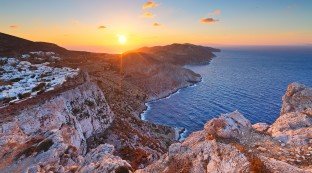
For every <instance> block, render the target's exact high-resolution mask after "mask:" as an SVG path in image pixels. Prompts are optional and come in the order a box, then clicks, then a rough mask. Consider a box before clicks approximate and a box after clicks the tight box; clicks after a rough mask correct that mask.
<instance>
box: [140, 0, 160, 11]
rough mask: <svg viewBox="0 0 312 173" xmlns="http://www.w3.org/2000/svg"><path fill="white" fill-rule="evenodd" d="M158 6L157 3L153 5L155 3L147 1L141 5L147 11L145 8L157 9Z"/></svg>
mask: <svg viewBox="0 0 312 173" xmlns="http://www.w3.org/2000/svg"><path fill="white" fill-rule="evenodd" d="M157 6H158V4H157V3H155V2H153V1H147V2H145V3H144V4H143V7H142V8H143V9H147V8H155V7H157Z"/></svg>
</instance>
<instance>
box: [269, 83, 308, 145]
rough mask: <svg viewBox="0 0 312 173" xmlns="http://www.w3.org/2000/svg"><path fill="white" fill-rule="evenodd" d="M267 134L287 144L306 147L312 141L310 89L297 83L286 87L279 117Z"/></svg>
mask: <svg viewBox="0 0 312 173" xmlns="http://www.w3.org/2000/svg"><path fill="white" fill-rule="evenodd" d="M268 132H269V133H270V134H271V135H272V136H273V137H275V138H276V139H278V140H280V141H282V142H284V143H289V144H295V145H307V144H309V143H310V140H311V139H312V89H311V88H307V87H305V86H304V85H301V84H298V83H292V84H290V85H289V86H288V88H287V91H286V94H285V95H284V96H283V105H282V109H281V115H280V116H279V118H278V119H277V120H276V121H275V122H274V123H273V124H272V125H271V127H270V128H269V129H268Z"/></svg>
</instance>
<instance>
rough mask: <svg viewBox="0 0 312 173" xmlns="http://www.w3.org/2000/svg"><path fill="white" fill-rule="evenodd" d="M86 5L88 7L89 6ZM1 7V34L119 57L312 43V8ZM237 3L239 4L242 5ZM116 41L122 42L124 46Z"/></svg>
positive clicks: (74, 2)
mask: <svg viewBox="0 0 312 173" xmlns="http://www.w3.org/2000/svg"><path fill="white" fill-rule="evenodd" d="M88 2H89V1H88ZM88 2H86V1H83V0H68V1H61V0H55V1H53V2H51V1H39V0H29V1H27V2H26V1H25V2H24V1H17V0H11V1H5V2H3V3H2V5H1V6H0V16H1V18H0V29H1V32H4V33H8V34H12V35H16V36H20V37H23V38H27V39H30V40H35V41H46V42H53V43H56V44H59V45H61V46H64V47H66V48H69V49H75V50H88V51H95V52H109V53H121V52H124V51H127V50H130V49H135V48H138V47H142V46H152V45H165V44H171V43H175V42H177V43H186V42H188V43H193V44H203V45H298V44H311V43H312V22H311V20H310V19H309V17H307V16H312V15H311V13H312V12H311V10H310V9H311V8H309V7H311V5H312V3H311V1H305V2H304V1H297V2H296V4H294V3H293V1H289V0H286V1H274V2H272V1H267V0H264V1H261V2H258V1H254V2H253V3H250V1H243V0H238V1H237V2H235V3H234V2H232V1H231V2H229V1H224V0H218V1H213V0H211V1H204V0H194V1H188V0H180V1H170V2H167V1H164V0H163V1H161V0H159V1H142V0H133V1H131V2H128V1H123V0H116V1H108V0H94V1H92V2H93V3H90V2H89V3H88ZM239 4H244V6H241V5H239ZM118 35H124V36H125V37H127V43H126V44H123V45H122V44H120V43H119V42H118Z"/></svg>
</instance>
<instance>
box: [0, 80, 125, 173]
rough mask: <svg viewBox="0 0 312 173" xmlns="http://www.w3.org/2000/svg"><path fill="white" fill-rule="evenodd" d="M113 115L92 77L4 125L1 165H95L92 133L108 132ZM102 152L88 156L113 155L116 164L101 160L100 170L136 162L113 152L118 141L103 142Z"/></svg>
mask: <svg viewBox="0 0 312 173" xmlns="http://www.w3.org/2000/svg"><path fill="white" fill-rule="evenodd" d="M113 119H114V114H113V113H112V111H111V109H110V107H109V106H108V104H107V102H106V100H105V97H104V94H103V92H102V91H101V90H100V89H99V88H98V86H97V85H95V84H94V83H91V82H86V83H84V84H82V85H79V86H77V87H76V88H74V89H71V90H68V91H65V92H63V93H60V94H59V95H57V96H55V97H53V98H51V99H49V100H46V101H43V102H41V103H39V104H36V105H33V106H31V107H29V108H27V109H24V110H21V111H20V112H19V113H17V114H16V116H15V117H14V118H13V120H12V121H11V122H4V123H2V124H1V126H0V130H1V131H0V148H1V151H0V155H1V156H0V158H1V163H0V170H1V171H2V172H19V171H21V170H23V171H24V170H29V171H30V170H31V171H33V172H39V171H60V172H63V171H66V170H73V171H74V170H78V169H82V168H81V167H84V166H85V167H86V168H83V169H84V170H85V169H91V170H92V169H93V168H92V166H91V167H90V166H88V165H89V164H91V160H89V159H87V160H86V159H84V156H85V155H86V153H87V152H88V150H89V149H88V146H87V142H86V141H87V138H89V137H90V136H92V135H95V134H97V133H99V132H103V131H105V130H106V129H107V128H108V127H109V126H110V125H111V123H112V121H113ZM106 150H107V151H106ZM97 151H99V152H94V151H92V152H91V153H90V152H89V153H88V154H87V156H86V157H87V158H89V157H95V156H93V155H94V154H96V155H99V156H97V159H100V158H101V157H103V159H104V160H105V159H108V160H111V162H108V164H111V165H110V166H107V165H103V163H99V164H100V165H101V166H100V167H99V169H100V168H101V169H108V170H109V169H112V170H113V168H117V167H118V166H126V167H130V165H129V164H127V163H126V161H122V160H121V159H120V158H118V157H115V156H112V155H111V154H112V152H113V147H112V146H109V145H100V146H98V148H97ZM114 160H115V161H118V162H115V161H114ZM101 161H102V160H95V161H94V162H95V163H96V162H101ZM105 164H106V163H105ZM94 169H95V168H94ZM26 172H27V171H26Z"/></svg>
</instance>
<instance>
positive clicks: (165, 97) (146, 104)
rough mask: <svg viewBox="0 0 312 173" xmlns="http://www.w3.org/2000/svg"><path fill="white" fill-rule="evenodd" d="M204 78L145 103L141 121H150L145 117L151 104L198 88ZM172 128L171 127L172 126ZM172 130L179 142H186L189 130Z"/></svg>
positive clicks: (176, 128) (177, 128) (181, 128)
mask: <svg viewBox="0 0 312 173" xmlns="http://www.w3.org/2000/svg"><path fill="white" fill-rule="evenodd" d="M206 65H209V64H206ZM202 80H203V79H202V77H201V78H200V81H198V82H196V83H193V84H191V85H187V86H183V87H181V88H178V89H175V90H173V91H172V92H171V93H170V94H168V95H166V96H163V97H160V98H156V99H152V100H149V101H146V102H145V103H144V105H145V106H146V108H145V109H144V110H143V111H142V112H141V113H140V114H139V117H140V119H141V120H143V121H148V120H146V117H145V115H144V114H145V113H146V112H147V111H149V110H150V109H151V108H150V106H149V103H151V102H157V101H159V100H162V99H168V98H170V97H171V96H173V95H175V94H179V93H180V91H181V90H182V89H187V88H189V87H194V86H196V85H197V84H198V83H200V82H202ZM152 123H154V122H152ZM160 125H164V124H160ZM170 127H171V126H170ZM172 128H174V129H175V132H176V133H177V134H176V135H177V136H176V140H178V141H182V140H184V139H185V138H186V136H185V137H183V136H182V135H183V134H185V133H186V132H187V129H185V128H184V127H172Z"/></svg>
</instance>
